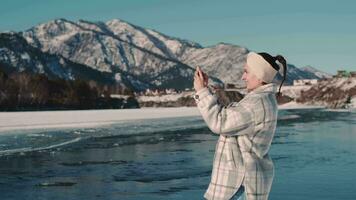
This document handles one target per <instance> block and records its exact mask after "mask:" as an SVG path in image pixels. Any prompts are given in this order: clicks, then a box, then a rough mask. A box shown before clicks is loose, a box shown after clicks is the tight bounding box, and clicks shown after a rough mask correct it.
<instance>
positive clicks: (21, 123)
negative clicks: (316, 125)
mask: <svg viewBox="0 0 356 200" xmlns="http://www.w3.org/2000/svg"><path fill="white" fill-rule="evenodd" d="M310 109H313V110H326V111H338V112H341V111H342V112H355V109H328V108H326V107H323V106H310V105H302V104H300V105H299V104H287V105H284V104H283V105H279V106H278V110H279V111H290V110H310ZM199 116H200V113H199V110H198V109H197V107H160V108H157V107H144V108H139V109H102V110H71V111H67V110H66V111H62V110H59V111H24V112H0V134H1V133H8V132H13V131H15V132H16V131H21V130H38V129H44V130H48V129H58V128H89V127H98V126H106V125H110V124H114V123H124V122H127V121H134V120H145V119H160V118H178V117H199Z"/></svg>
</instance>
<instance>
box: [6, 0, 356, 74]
mask: <svg viewBox="0 0 356 200" xmlns="http://www.w3.org/2000/svg"><path fill="white" fill-rule="evenodd" d="M56 18H66V19H69V20H73V21H77V20H78V19H85V20H89V21H107V20H110V19H114V18H119V19H123V20H125V21H128V22H130V23H133V24H135V25H138V26H142V27H145V28H151V29H155V30H157V31H159V32H162V33H164V34H167V35H170V36H175V37H179V38H182V39H188V40H192V41H195V42H198V43H200V44H201V45H203V46H210V45H214V44H217V43H219V42H224V43H231V44H236V45H240V46H244V47H247V48H248V49H250V50H253V51H258V52H259V51H266V52H269V53H271V54H277V53H279V54H282V55H284V56H285V57H286V59H287V61H288V62H289V63H291V64H295V65H296V66H297V67H302V66H306V65H312V66H314V67H316V68H318V69H321V70H323V71H325V72H329V73H332V74H334V73H335V72H336V70H337V69H345V70H354V71H356V25H355V24H356V1H353V0H339V1H329V0H324V1H322V0H318V1H312V0H298V1H297V0H294V1H289V0H269V1H261V0H260V1H257V0H249V1H248V0H243V1H241V0H219V1H218V0H177V1H172V0H97V1H94V0H60V1H59V0H3V1H1V7H0V19H1V20H0V31H7V30H14V31H22V30H26V29H28V28H30V27H32V26H35V25H37V24H39V23H43V22H47V21H49V20H52V19H56Z"/></svg>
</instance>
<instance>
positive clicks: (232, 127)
mask: <svg viewBox="0 0 356 200" xmlns="http://www.w3.org/2000/svg"><path fill="white" fill-rule="evenodd" d="M275 93H276V85H274V84H273V83H270V84H266V85H263V86H260V87H258V88H256V89H255V90H253V91H251V92H250V93H248V94H247V95H246V96H245V97H244V98H243V99H242V100H241V101H240V102H238V103H237V102H234V103H231V104H229V105H228V106H226V107H224V106H222V105H220V104H219V102H218V101H217V98H216V96H215V95H212V94H211V92H210V91H209V89H208V88H204V89H201V90H200V91H198V92H197V93H196V95H195V97H194V98H195V100H196V103H197V107H198V109H199V111H200V113H201V115H202V117H203V119H204V121H205V122H206V124H207V125H208V127H209V128H210V130H211V131H212V132H214V133H216V134H219V140H218V142H217V144H216V148H215V156H214V163H213V170H212V174H211V181H210V184H209V187H208V189H207V191H206V193H205V195H204V197H205V198H206V199H209V200H210V199H211V200H212V199H213V200H227V199H230V198H231V197H232V196H233V195H234V194H235V192H236V191H237V190H238V189H239V187H240V186H241V185H243V186H244V187H245V194H246V197H247V199H248V200H260V199H268V195H269V192H270V190H271V185H272V181H273V176H274V167H273V163H272V160H271V159H270V157H269V155H268V150H269V148H270V146H271V142H272V139H273V136H274V132H275V129H276V124H277V114H278V110H277V101H276V97H275Z"/></svg>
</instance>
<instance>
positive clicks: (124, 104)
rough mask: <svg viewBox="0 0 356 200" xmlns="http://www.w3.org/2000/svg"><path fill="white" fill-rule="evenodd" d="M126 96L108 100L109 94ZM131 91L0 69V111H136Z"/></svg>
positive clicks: (81, 81)
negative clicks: (122, 109)
mask: <svg viewBox="0 0 356 200" xmlns="http://www.w3.org/2000/svg"><path fill="white" fill-rule="evenodd" d="M113 93H114V94H122V95H128V96H129V97H128V98H111V96H110V94H113ZM138 107H139V104H138V102H137V100H136V99H135V97H134V94H133V91H132V90H130V89H128V88H125V87H122V86H120V85H102V84H99V83H97V82H95V81H84V80H79V79H78V80H64V79H53V80H51V79H48V77H47V76H46V75H44V74H33V73H29V72H13V73H11V74H6V73H5V72H4V71H2V70H1V69H0V110H1V111H25V110H73V109H74V110H76V109H121V108H138Z"/></svg>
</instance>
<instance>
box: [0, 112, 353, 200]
mask: <svg viewBox="0 0 356 200" xmlns="http://www.w3.org/2000/svg"><path fill="white" fill-rule="evenodd" d="M185 109H186V110H185ZM147 110H148V111H147ZM147 110H145V109H142V111H135V110H127V113H126V115H122V114H118V113H117V112H115V111H114V110H113V111H106V112H105V111H70V112H68V111H58V112H63V113H57V111H56V112H49V113H47V114H46V115H44V114H42V116H40V115H41V114H40V113H42V112H39V113H30V112H29V113H28V114H27V117H25V115H26V114H25V115H24V114H23V113H18V114H17V116H16V113H1V114H0V122H1V123H0V128H1V129H0V152H1V156H0V163H1V164H0V198H1V199H19V200H20V199H21V200H22V199H51V200H57V199H69V200H70V199H73V200H74V199H105V200H106V199H122V200H131V199H147V200H153V199H177V200H178V199H181V200H183V199H184V200H185V199H202V196H203V193H204V192H205V189H206V187H207V185H208V183H209V179H210V173H211V167H212V166H211V165H212V159H213V154H214V148H215V143H216V140H217V136H216V135H213V134H212V133H211V132H210V131H209V129H208V128H207V127H206V125H205V124H204V122H203V120H202V118H201V117H200V116H199V112H198V110H196V108H174V109H173V108H170V109H167V110H165V109H163V110H164V111H162V109H156V111H155V110H150V109H147ZM125 112H126V111H125ZM130 112H131V114H130ZM135 112H136V113H135ZM140 112H141V113H140ZM155 112H156V113H155ZM53 113H56V114H57V115H56V116H53V117H52V118H51V117H50V116H51V115H52V114H53ZM108 113H111V114H108ZM150 113H152V114H150ZM6 114H13V116H9V115H7V118H6ZM58 114H59V115H58ZM36 115H37V116H36ZM281 115H283V118H281V119H280V120H279V121H278V127H277V132H276V135H275V138H274V141H273V144H272V147H271V152H270V155H271V157H272V159H273V161H274V164H275V167H276V176H275V179H274V183H273V186H272V192H271V196H270V199H273V200H275V199H276V200H279V199H280V200H282V199H283V200H284V199H288V200H290V199H292V200H293V199H295V200H297V199H298V200H299V199H316V200H318V199H320V200H321V199H323V200H324V199H356V195H355V193H354V191H355V189H356V173H355V172H356V171H355V169H356V157H355V156H354V155H355V153H356V145H355V144H356V113H354V112H347V111H343V110H338V111H333V110H317V111H316V110H307V109H303V110H284V111H282V112H281ZM59 116H61V117H59ZM151 116H152V118H151ZM21 117H22V118H23V119H21ZM120 117H121V118H120ZM130 117H131V118H130ZM14 119H15V121H14ZM16 119H18V120H17V121H16ZM95 119H97V120H95ZM6 120H7V121H6ZM85 120H91V121H89V123H88V121H85ZM5 122H6V123H5ZM39 122H42V123H39ZM15 127H20V128H15Z"/></svg>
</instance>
